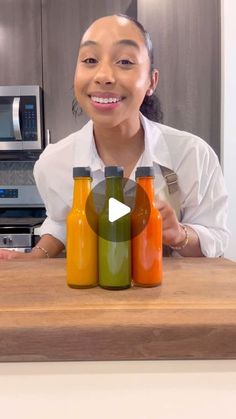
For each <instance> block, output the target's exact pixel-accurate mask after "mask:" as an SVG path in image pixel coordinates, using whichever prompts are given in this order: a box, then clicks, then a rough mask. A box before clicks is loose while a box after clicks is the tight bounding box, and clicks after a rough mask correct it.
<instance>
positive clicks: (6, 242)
mask: <svg viewBox="0 0 236 419" xmlns="http://www.w3.org/2000/svg"><path fill="white" fill-rule="evenodd" d="M2 241H3V244H4V245H5V246H7V245H9V244H12V237H11V236H5V237H3V240H2Z"/></svg>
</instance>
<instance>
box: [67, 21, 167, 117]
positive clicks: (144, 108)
mask: <svg viewBox="0 0 236 419" xmlns="http://www.w3.org/2000/svg"><path fill="white" fill-rule="evenodd" d="M116 16H119V17H123V18H125V19H127V20H129V21H131V22H133V23H134V24H135V25H136V26H137V28H138V29H139V30H140V32H141V34H142V36H143V39H144V42H145V45H146V47H147V51H148V56H149V59H150V74H152V72H153V70H154V53H153V45H152V40H151V37H150V34H149V32H147V31H146V29H144V27H143V25H142V24H141V23H140V22H139V21H138V20H137V19H135V18H134V17H131V16H128V15H124V14H121V13H119V14H117V15H116ZM72 112H73V114H74V116H78V115H81V113H82V109H81V108H80V106H79V104H78V102H77V100H76V98H74V99H73V102H72ZM140 112H142V114H143V115H144V116H146V117H147V118H148V119H150V120H151V121H155V122H160V123H162V122H163V112H162V109H161V102H160V100H159V98H158V96H157V95H155V94H152V95H151V96H148V95H146V96H145V97H144V99H143V102H142V104H141V106H140Z"/></svg>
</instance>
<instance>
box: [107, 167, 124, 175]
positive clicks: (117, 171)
mask: <svg viewBox="0 0 236 419" xmlns="http://www.w3.org/2000/svg"><path fill="white" fill-rule="evenodd" d="M123 174H124V169H123V167H120V166H106V167H105V177H111V176H116V177H123Z"/></svg>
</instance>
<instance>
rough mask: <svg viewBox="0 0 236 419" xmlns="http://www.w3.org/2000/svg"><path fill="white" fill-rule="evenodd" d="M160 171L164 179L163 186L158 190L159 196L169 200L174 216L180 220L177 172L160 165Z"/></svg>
mask: <svg viewBox="0 0 236 419" xmlns="http://www.w3.org/2000/svg"><path fill="white" fill-rule="evenodd" d="M160 169H161V173H162V176H163V177H164V179H165V181H166V185H165V187H164V188H163V189H162V190H161V191H160V193H159V194H158V195H159V198H160V199H162V200H164V201H167V202H169V204H170V205H171V206H172V208H173V209H174V210H175V213H176V216H177V218H178V220H179V221H180V196H179V185H178V177H177V174H176V173H175V172H174V171H173V170H171V169H169V168H168V167H165V166H161V165H160Z"/></svg>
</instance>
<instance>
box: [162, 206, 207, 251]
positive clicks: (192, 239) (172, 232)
mask: <svg viewBox="0 0 236 419" xmlns="http://www.w3.org/2000/svg"><path fill="white" fill-rule="evenodd" d="M157 208H158V209H159V211H160V213H161V216H162V238H163V244H166V245H168V246H174V247H176V246H181V244H184V242H185V243H186V246H185V245H184V246H183V248H182V249H179V250H177V252H178V253H179V254H180V255H181V256H192V257H199V256H204V255H203V253H202V250H201V246H200V241H199V237H198V235H197V233H196V231H195V230H194V229H192V228H191V227H190V226H185V227H186V228H187V229H188V240H187V242H186V232H185V230H184V229H183V227H182V225H181V224H180V223H179V221H178V219H177V217H176V214H175V211H174V210H173V208H172V207H171V206H170V205H169V204H168V203H167V202H164V201H157Z"/></svg>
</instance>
